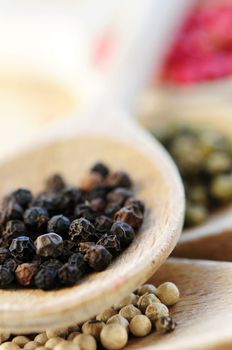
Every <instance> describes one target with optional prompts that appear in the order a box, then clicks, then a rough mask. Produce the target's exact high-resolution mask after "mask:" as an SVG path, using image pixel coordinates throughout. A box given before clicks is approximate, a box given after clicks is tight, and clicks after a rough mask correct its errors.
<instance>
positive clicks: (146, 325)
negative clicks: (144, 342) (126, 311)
mask: <svg viewBox="0 0 232 350" xmlns="http://www.w3.org/2000/svg"><path fill="white" fill-rule="evenodd" d="M151 328H152V324H151V321H150V320H149V318H148V317H147V316H145V315H136V316H135V317H133V318H132V320H131V321H130V331H131V333H132V334H133V335H134V336H135V337H145V336H146V335H148V334H149V333H150V331H151Z"/></svg>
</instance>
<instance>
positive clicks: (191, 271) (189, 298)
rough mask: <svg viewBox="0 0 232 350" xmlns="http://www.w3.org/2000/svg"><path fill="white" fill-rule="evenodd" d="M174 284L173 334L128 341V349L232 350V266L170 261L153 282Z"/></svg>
mask: <svg viewBox="0 0 232 350" xmlns="http://www.w3.org/2000/svg"><path fill="white" fill-rule="evenodd" d="M166 281H172V282H174V283H176V285H177V286H178V287H179V289H180V293H181V299H180V301H179V302H178V303H177V304H176V305H174V306H172V307H171V308H170V314H171V316H173V318H174V319H175V321H176V322H177V327H176V329H175V331H174V332H172V333H169V334H162V335H159V334H157V333H156V332H153V333H151V334H150V335H149V336H147V337H145V338H141V339H138V338H136V339H134V340H132V341H131V342H129V344H128V346H127V347H126V348H125V350H132V349H133V350H135V349H143V350H153V349H154V350H231V348H232V334H231V324H232V316H231V315H232V294H231V288H232V282H231V281H232V263H228V262H215V261H203V260H188V259H177V258H176V259H169V260H168V262H167V263H165V264H164V265H163V266H162V267H161V268H160V269H159V270H158V271H157V273H156V274H155V275H154V276H153V277H152V278H151V279H150V282H151V283H154V284H155V285H159V284H160V283H163V282H166Z"/></svg>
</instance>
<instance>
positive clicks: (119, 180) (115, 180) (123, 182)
mask: <svg viewBox="0 0 232 350" xmlns="http://www.w3.org/2000/svg"><path fill="white" fill-rule="evenodd" d="M106 181H107V184H109V185H110V186H113V187H126V188H130V187H131V186H132V181H131V179H130V176H129V175H128V174H127V173H126V172H125V171H115V172H114V173H111V174H109V176H108V177H107V179H106Z"/></svg>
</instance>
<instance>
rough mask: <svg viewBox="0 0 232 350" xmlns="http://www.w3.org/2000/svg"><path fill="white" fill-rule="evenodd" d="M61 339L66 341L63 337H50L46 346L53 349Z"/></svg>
mask: <svg viewBox="0 0 232 350" xmlns="http://www.w3.org/2000/svg"><path fill="white" fill-rule="evenodd" d="M61 341H64V339H63V338H61V337H53V338H49V339H48V341H47V342H46V343H45V347H46V348H49V349H53V348H54V347H55V346H56V345H57V344H59V343H60V342H61Z"/></svg>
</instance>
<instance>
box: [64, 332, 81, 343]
mask: <svg viewBox="0 0 232 350" xmlns="http://www.w3.org/2000/svg"><path fill="white" fill-rule="evenodd" d="M79 334H81V333H80V332H72V333H70V334H69V335H68V338H67V340H69V341H72V340H73V339H74V338H75V337H76V336H77V335H79Z"/></svg>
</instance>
